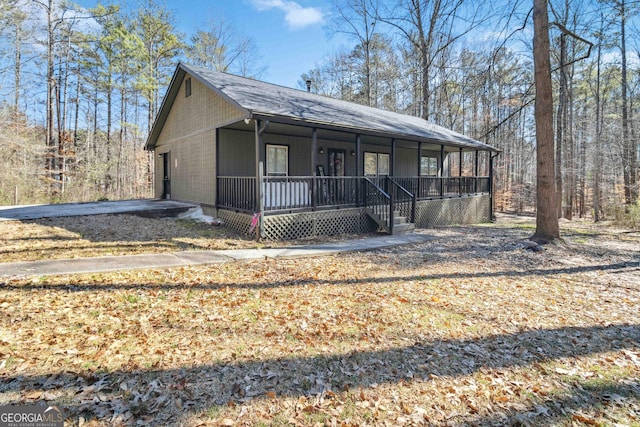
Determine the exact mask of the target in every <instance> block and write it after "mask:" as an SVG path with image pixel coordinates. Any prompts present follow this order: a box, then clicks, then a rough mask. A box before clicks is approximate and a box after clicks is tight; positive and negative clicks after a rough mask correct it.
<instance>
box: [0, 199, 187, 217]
mask: <svg viewBox="0 0 640 427" xmlns="http://www.w3.org/2000/svg"><path fill="white" fill-rule="evenodd" d="M194 207H195V205H191V204H188V203H181V202H176V201H173V200H158V199H139V200H114V201H105V202H87V203H60V204H54V205H24V206H0V221H12V220H24V219H39V218H56V217H62V216H80V215H98V214H134V213H135V214H137V215H142V216H147V217H161V216H175V215H177V214H179V213H182V212H186V211H187V210H189V209H191V208H194Z"/></svg>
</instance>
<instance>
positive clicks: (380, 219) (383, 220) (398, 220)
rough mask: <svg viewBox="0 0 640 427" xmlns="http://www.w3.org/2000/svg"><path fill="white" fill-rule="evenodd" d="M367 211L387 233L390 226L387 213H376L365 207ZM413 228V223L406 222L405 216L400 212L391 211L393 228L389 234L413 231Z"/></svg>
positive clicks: (414, 227)
mask: <svg viewBox="0 0 640 427" xmlns="http://www.w3.org/2000/svg"><path fill="white" fill-rule="evenodd" d="M367 213H368V214H369V216H370V217H371V218H372V219H373V220H374V221H375V222H376V223H377V224H378V225H379V226H380V228H382V229H384V230H385V231H386V232H387V233H389V232H390V230H391V226H390V224H389V214H388V213H387V212H384V213H382V214H379V215H377V214H375V213H373V211H371V210H370V209H367ZM415 229H416V226H415V224H412V223H410V222H408V221H407V217H405V216H402V215H400V212H398V211H395V212H393V230H392V232H391V233H390V234H393V235H400V234H408V233H413V231H414V230H415Z"/></svg>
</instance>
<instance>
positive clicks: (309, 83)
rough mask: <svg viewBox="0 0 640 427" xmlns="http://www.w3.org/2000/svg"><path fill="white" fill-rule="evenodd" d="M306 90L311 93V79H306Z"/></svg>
mask: <svg viewBox="0 0 640 427" xmlns="http://www.w3.org/2000/svg"><path fill="white" fill-rule="evenodd" d="M307 92H309V93H311V79H307Z"/></svg>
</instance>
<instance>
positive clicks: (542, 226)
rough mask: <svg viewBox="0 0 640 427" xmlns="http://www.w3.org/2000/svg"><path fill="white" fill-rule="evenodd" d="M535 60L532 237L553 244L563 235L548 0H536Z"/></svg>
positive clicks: (534, 23)
mask: <svg viewBox="0 0 640 427" xmlns="http://www.w3.org/2000/svg"><path fill="white" fill-rule="evenodd" d="M533 32H534V36H533V61H534V70H535V86H536V102H535V120H536V147H537V203H536V205H537V214H536V232H535V234H534V235H533V236H532V240H534V241H536V242H538V243H550V242H552V241H554V240H556V239H559V238H560V227H559V225H558V215H557V208H556V195H555V182H554V172H555V170H554V168H555V164H554V150H553V148H554V147H553V94H552V85H551V61H550V59H549V16H548V12H547V0H534V1H533Z"/></svg>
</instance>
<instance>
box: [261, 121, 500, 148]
mask: <svg viewBox="0 0 640 427" xmlns="http://www.w3.org/2000/svg"><path fill="white" fill-rule="evenodd" d="M249 117H250V118H253V119H259V120H271V121H274V122H277V123H282V124H290V125H295V126H306V127H315V128H319V129H325V130H335V131H341V132H349V133H354V134H361V135H369V136H376V137H381V138H392V139H401V140H405V141H415V142H423V143H428V144H438V145H445V146H448V147H456V148H462V149H463V150H464V149H467V150H482V151H491V152H500V150H498V149H497V148H495V147H492V146H491V145H488V144H484V143H482V142H480V141H478V142H475V143H471V142H469V143H461V142H456V141H450V140H445V139H442V138H434V137H431V138H428V137H421V136H417V135H414V134H404V133H396V132H385V131H378V130H374V129H370V128H360V127H356V126H349V125H346V124H342V123H335V122H324V121H320V120H308V119H303V118H298V117H291V116H281V115H277V114H273V113H266V112H258V111H252V112H250V115H249ZM476 144H477V146H476Z"/></svg>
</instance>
